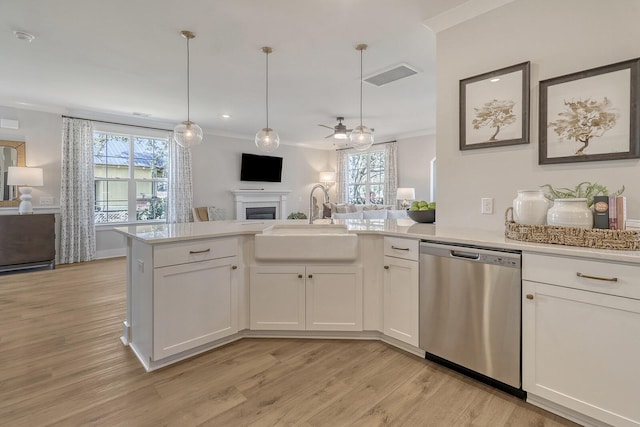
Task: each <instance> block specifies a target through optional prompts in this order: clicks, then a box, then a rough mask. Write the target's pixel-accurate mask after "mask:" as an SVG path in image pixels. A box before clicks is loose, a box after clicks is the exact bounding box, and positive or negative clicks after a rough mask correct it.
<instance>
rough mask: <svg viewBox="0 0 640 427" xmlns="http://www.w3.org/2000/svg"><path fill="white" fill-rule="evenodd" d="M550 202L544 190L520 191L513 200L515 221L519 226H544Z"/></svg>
mask: <svg viewBox="0 0 640 427" xmlns="http://www.w3.org/2000/svg"><path fill="white" fill-rule="evenodd" d="M548 209H549V201H548V200H547V198H546V197H544V192H543V191H542V190H518V197H516V198H515V199H513V220H514V221H515V222H516V223H518V224H526V225H544V223H545V221H546V219H547V210H548Z"/></svg>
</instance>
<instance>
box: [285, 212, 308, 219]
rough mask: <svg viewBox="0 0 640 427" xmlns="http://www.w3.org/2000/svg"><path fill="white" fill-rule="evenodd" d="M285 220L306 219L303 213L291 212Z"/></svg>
mask: <svg viewBox="0 0 640 427" xmlns="http://www.w3.org/2000/svg"><path fill="white" fill-rule="evenodd" d="M287 219H307V215H305V214H304V212H291V213H290V214H289V216H288V217H287Z"/></svg>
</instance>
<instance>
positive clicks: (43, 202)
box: [40, 196, 53, 206]
mask: <svg viewBox="0 0 640 427" xmlns="http://www.w3.org/2000/svg"><path fill="white" fill-rule="evenodd" d="M51 205H53V197H51V196H41V197H40V206H51Z"/></svg>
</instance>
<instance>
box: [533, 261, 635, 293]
mask: <svg viewBox="0 0 640 427" xmlns="http://www.w3.org/2000/svg"><path fill="white" fill-rule="evenodd" d="M522 279H523V280H530V281H532V282H539V283H548V284H552V285H559V286H565V287H568V288H574V289H582V290H587V291H593V292H600V293H604V294H608V295H617V296H621V297H626V298H635V299H640V266H639V265H632V264H623V263H616V262H611V261H597V260H591V259H585V258H572V257H562V256H550V255H538V254H529V253H524V254H523V255H522Z"/></svg>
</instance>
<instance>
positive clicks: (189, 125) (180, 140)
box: [173, 30, 202, 148]
mask: <svg viewBox="0 0 640 427" xmlns="http://www.w3.org/2000/svg"><path fill="white" fill-rule="evenodd" d="M180 34H181V35H182V37H184V38H185V39H187V120H186V121H184V122H182V123H179V124H177V125H176V126H175V127H174V128H173V139H174V140H175V141H176V143H177V144H178V145H180V146H181V147H184V148H191V147H193V146H194V145H198V144H200V143H201V142H202V128H201V127H200V126H198V125H197V124H195V123H194V122H192V121H191V119H190V112H191V111H190V105H189V104H190V94H189V92H190V87H189V83H190V82H189V77H190V76H189V74H190V73H189V71H190V70H189V65H190V64H189V62H190V61H189V40H191V39H193V38H195V36H196V35H195V34H194V33H192V32H191V31H186V30H185V31H181V32H180Z"/></svg>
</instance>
